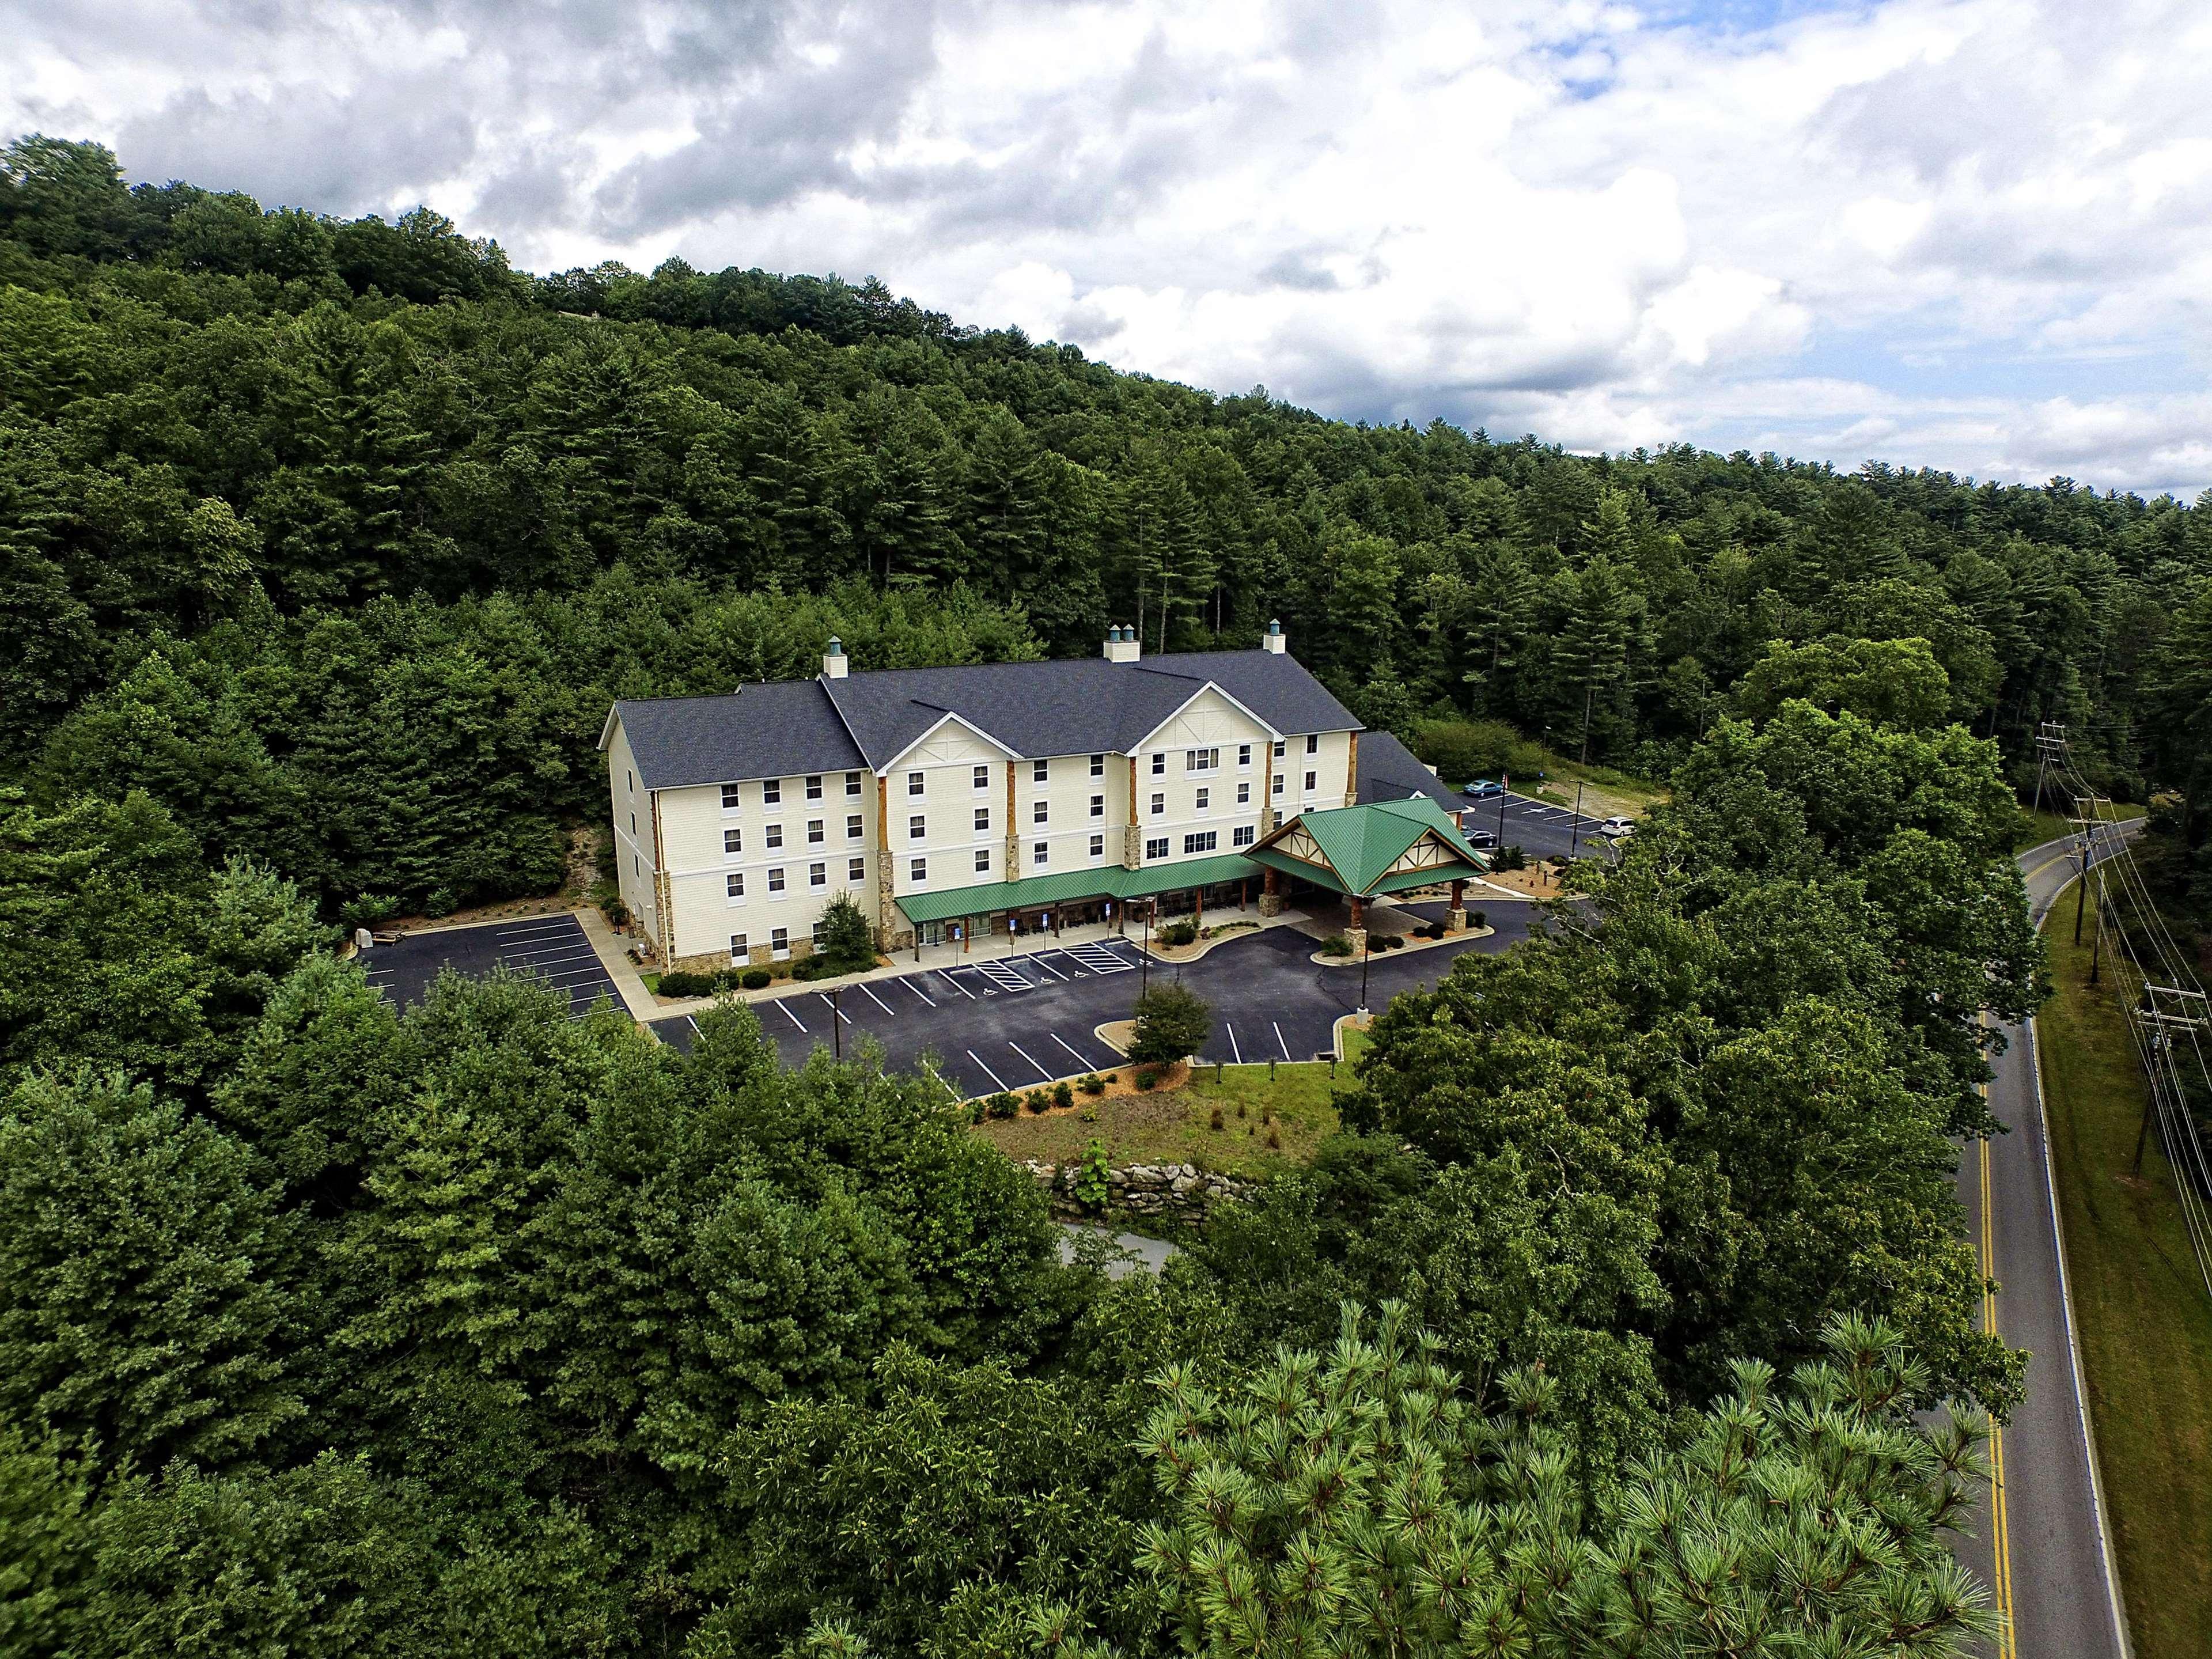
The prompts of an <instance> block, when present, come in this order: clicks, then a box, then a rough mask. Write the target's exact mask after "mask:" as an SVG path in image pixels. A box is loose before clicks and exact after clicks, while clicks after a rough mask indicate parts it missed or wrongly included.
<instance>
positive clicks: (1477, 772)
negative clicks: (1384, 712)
mask: <svg viewBox="0 0 2212 1659" xmlns="http://www.w3.org/2000/svg"><path fill="white" fill-rule="evenodd" d="M1412 748H1413V752H1414V753H1415V754H1416V755H1419V757H1421V758H1422V759H1423V760H1425V761H1426V762H1427V763H1429V764H1430V765H1431V766H1433V767H1435V768H1436V769H1437V773H1438V774H1439V775H1441V776H1442V777H1443V779H1444V780H1445V781H1446V782H1448V783H1449V784H1450V785H1452V786H1453V787H1455V788H1456V787H1458V786H1459V785H1461V784H1462V783H1468V782H1471V781H1473V780H1474V779H1476V778H1502V777H1504V776H1505V775H1508V774H1511V775H1516V776H1518V777H1522V778H1541V776H1543V775H1544V763H1545V761H1546V760H1547V758H1548V757H1547V756H1546V754H1545V753H1544V748H1543V745H1542V744H1538V743H1534V742H1531V741H1530V740H1529V739H1528V738H1524V737H1522V735H1521V734H1520V733H1519V732H1516V731H1515V730H1514V729H1513V728H1512V727H1511V726H1508V725H1507V724H1506V723H1505V722H1504V720H1423V721H1422V722H1420V723H1419V725H1417V726H1414V728H1413V743H1412Z"/></svg>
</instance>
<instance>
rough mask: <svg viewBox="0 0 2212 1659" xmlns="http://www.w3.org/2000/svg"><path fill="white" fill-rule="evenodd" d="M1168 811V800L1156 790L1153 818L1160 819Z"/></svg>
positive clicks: (1154, 793) (1153, 802) (1153, 796)
mask: <svg viewBox="0 0 2212 1659" xmlns="http://www.w3.org/2000/svg"><path fill="white" fill-rule="evenodd" d="M1167 810H1168V798H1167V797H1166V796H1165V795H1163V794H1161V793H1159V792H1158V791H1157V790H1155V791H1153V793H1152V816H1153V817H1159V816H1160V814H1161V813H1163V812H1164V811H1167Z"/></svg>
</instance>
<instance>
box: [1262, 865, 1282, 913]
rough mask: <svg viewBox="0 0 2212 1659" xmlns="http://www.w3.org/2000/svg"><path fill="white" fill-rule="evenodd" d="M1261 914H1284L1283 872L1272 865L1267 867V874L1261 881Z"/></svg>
mask: <svg viewBox="0 0 2212 1659" xmlns="http://www.w3.org/2000/svg"><path fill="white" fill-rule="evenodd" d="M1260 914H1261V915H1263V916H1279V915H1282V914H1283V876H1282V872H1280V871H1279V870H1278V869H1276V868H1275V867H1274V866H1273V865H1272V864H1271V865H1269V866H1267V874H1266V875H1265V876H1263V877H1261V880H1260Z"/></svg>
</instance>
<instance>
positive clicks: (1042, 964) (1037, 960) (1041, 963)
mask: <svg viewBox="0 0 2212 1659" xmlns="http://www.w3.org/2000/svg"><path fill="white" fill-rule="evenodd" d="M1022 960H1023V961H1024V962H1028V963H1034V964H1035V965H1036V967H1038V968H1041V969H1043V970H1044V971H1045V972H1046V973H1048V974H1050V975H1052V976H1053V977H1054V979H1056V980H1060V981H1066V978H1067V975H1066V974H1063V973H1061V972H1060V969H1057V968H1055V967H1054V966H1053V965H1052V964H1051V963H1048V962H1047V961H1046V960H1045V959H1044V958H1043V957H1023V958H1022Z"/></svg>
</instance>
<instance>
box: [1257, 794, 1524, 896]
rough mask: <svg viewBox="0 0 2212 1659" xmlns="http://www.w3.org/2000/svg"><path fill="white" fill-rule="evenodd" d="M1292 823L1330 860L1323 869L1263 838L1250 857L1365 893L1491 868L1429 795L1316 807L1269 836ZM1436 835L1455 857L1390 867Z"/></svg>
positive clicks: (1348, 890) (1347, 890)
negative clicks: (1408, 867)
mask: <svg viewBox="0 0 2212 1659" xmlns="http://www.w3.org/2000/svg"><path fill="white" fill-rule="evenodd" d="M1293 827H1297V828H1303V829H1304V830H1305V832H1306V834H1307V835H1309V836H1311V837H1312V838H1313V843H1314V845H1315V846H1316V847H1317V848H1320V849H1321V854H1322V857H1323V858H1325V859H1327V860H1328V868H1327V869H1323V868H1322V867H1321V866H1317V865H1313V864H1309V863H1307V862H1306V861H1305V860H1303V859H1295V858H1292V857H1291V856H1290V854H1287V853H1282V852H1279V851H1277V850H1276V849H1275V848H1274V847H1273V845H1270V844H1268V843H1267V842H1263V843H1262V844H1261V845H1260V846H1259V847H1256V848H1254V849H1253V851H1252V853H1251V854H1250V856H1251V857H1252V858H1253V859H1254V860H1256V861H1257V862H1259V863H1261V864H1265V865H1268V866H1273V868H1275V869H1278V870H1282V871H1285V872H1289V873H1290V874H1291V875H1295V876H1301V877H1304V878H1305V879H1306V880H1308V881H1311V882H1314V883H1316V884H1318V885H1320V886H1322V887H1333V888H1334V889H1335V890H1337V891H1338V892H1340V893H1344V894H1347V895H1350V896H1354V897H1359V898H1365V897H1367V896H1370V895H1371V894H1375V893H1391V892H1399V891H1402V890H1405V889H1407V888H1409V887H1426V886H1428V885H1430V884H1432V883H1435V882H1439V881H1450V880H1453V879H1455V878H1464V877H1468V876H1479V875H1480V874H1481V873H1482V872H1483V871H1484V870H1486V868H1488V867H1489V866H1488V862H1487V860H1485V859H1484V858H1483V856H1482V854H1480V853H1478V852H1476V851H1475V850H1474V848H1473V847H1471V846H1469V845H1468V842H1467V838H1466V837H1465V836H1462V835H1461V834H1460V832H1459V826H1458V825H1457V824H1456V823H1454V822H1453V821H1452V818H1451V815H1450V814H1449V813H1448V812H1446V811H1444V810H1443V807H1441V806H1439V805H1437V803H1436V802H1435V801H1433V800H1431V799H1429V798H1428V797H1427V796H1425V795H1417V796H1415V797H1414V798H1413V799H1410V800H1378V801H1370V803H1368V804H1367V805H1364V806H1334V807H1328V808H1326V809H1324V810H1322V811H1317V812H1301V813H1300V814H1299V815H1298V816H1297V817H1295V818H1293V819H1291V822H1290V823H1286V824H1285V825H1284V826H1283V827H1282V829H1279V830H1277V831H1275V832H1274V835H1273V836H1271V837H1269V842H1273V841H1278V840H1280V839H1281V838H1282V837H1283V836H1285V835H1286V834H1287V833H1288V832H1289V831H1290V830H1291V829H1292V828H1293ZM1432 833H1433V834H1434V835H1435V836H1437V838H1438V839H1440V840H1441V841H1443V843H1444V845H1445V846H1446V847H1447V848H1449V849H1450V851H1451V852H1452V854H1453V855H1454V859H1455V861H1454V862H1452V863H1449V864H1441V865H1435V866H1431V867H1429V868H1427V869H1425V870H1406V871H1400V872H1396V873H1395V874H1393V873H1391V872H1390V866H1392V865H1394V864H1395V863H1396V862H1397V861H1398V860H1400V859H1401V858H1403V857H1404V856H1405V855H1406V854H1407V850H1408V849H1410V848H1412V847H1413V844H1414V843H1415V842H1419V840H1420V839H1421V838H1422V837H1423V836H1427V835H1430V834H1432Z"/></svg>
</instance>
